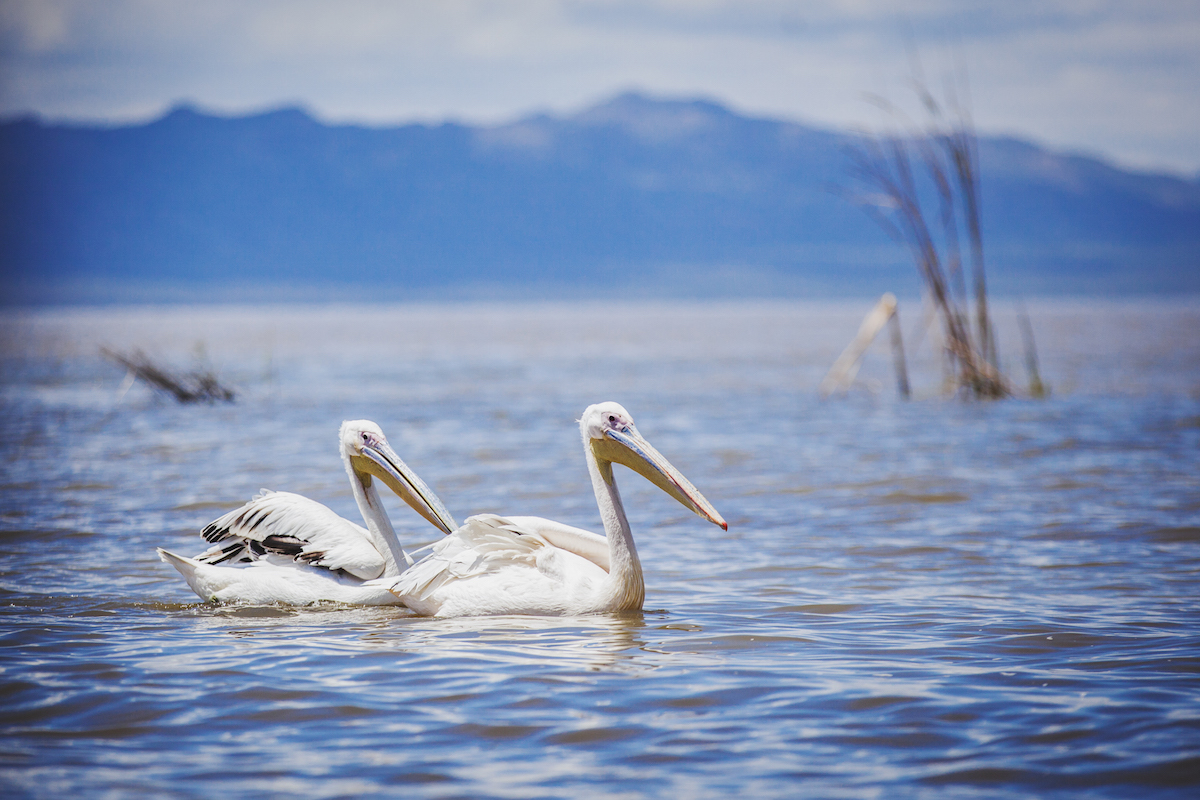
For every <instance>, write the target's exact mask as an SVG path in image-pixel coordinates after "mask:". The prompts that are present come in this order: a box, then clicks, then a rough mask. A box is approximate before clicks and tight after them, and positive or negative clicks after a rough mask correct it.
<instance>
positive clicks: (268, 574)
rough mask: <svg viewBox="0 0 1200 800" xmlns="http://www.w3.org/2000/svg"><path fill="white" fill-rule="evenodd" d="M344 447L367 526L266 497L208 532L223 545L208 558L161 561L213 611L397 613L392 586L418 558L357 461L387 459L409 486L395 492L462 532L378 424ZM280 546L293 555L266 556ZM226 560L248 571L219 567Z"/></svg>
mask: <svg viewBox="0 0 1200 800" xmlns="http://www.w3.org/2000/svg"><path fill="white" fill-rule="evenodd" d="M340 438H341V450H342V461H343V462H344V464H345V467H346V472H347V474H348V475H349V477H350V487H351V489H352V491H353V492H354V498H355V500H356V501H357V502H358V507H359V510H360V511H361V512H362V515H363V520H364V521H365V522H366V523H367V527H365V528H364V527H363V526H361V525H357V524H355V523H353V522H351V521H350V520H347V519H343V518H342V517H339V516H338V515H337V514H335V513H334V512H333V511H332V510H331V509H329V508H328V507H327V506H324V505H322V504H321V503H318V502H316V501H315V500H310V499H309V498H307V497H304V496H302V495H298V494H293V493H291V492H272V491H268V490H265V489H264V490H263V491H262V492H260V493H259V494H258V495H257V496H256V497H255V498H254V499H253V500H251V501H250V502H249V503H246V504H245V505H243V506H241V507H240V508H237V509H235V510H233V511H230V512H229V513H228V514H226V515H224V516H223V517H221V518H220V519H217V520H215V521H214V522H212V523H211V524H210V525H208V526H207V527H206V528H205V529H204V532H205V536H206V538H209V541H212V542H218V543H217V544H214V545H213V546H212V547H211V548H209V549H208V550H206V551H205V552H203V553H201V554H199V555H198V556H196V557H195V558H187V557H185V556H181V555H177V554H175V553H171V552H168V551H167V550H164V549H162V548H159V550H158V554H159V557H160V558H161V559H162V560H163V561H165V562H166V563H168V564H170V565H171V566H173V567H175V568H176V569H177V570H179V572H180V574H181V575H183V578H184V580H186V581H187V584H188V586H190V587H192V591H194V592H195V593H196V594H197V595H199V596H200V598H201V599H203V600H206V601H209V602H216V603H248V604H256V605H259V604H272V603H275V604H281V605H308V604H312V603H319V602H334V603H353V604H357V605H398V604H399V603H400V600H399V598H397V597H396V596H395V595H393V594H391V593H390V592H389V591H388V587H389V586H391V584H392V583H394V582H395V579H396V577H397V576H398V575H400V572H401V569H402V568H403V567H402V564H407V563H411V559H410V558H409V557H408V555H407V554H406V553H405V552H404V549H403V548H402V547H401V545H400V540H399V538H398V537H397V536H396V532H395V529H393V527H392V523H391V520H389V519H388V515H387V512H386V510H385V509H384V507H383V502H382V500H381V499H380V497H379V491H378V489H377V488H376V485H375V481H374V480H373V479H372V477H371V475H370V474H368V473H367V472H363V471H360V470H359V469H356V467H355V459H356V458H358V459H361V457H362V454H363V453H364V451H366V450H367V449H373V451H374V452H376V453H379V452H383V453H384V454H385V455H386V456H387V457H388V458H389V463H391V464H392V465H393V466H395V467H397V471H396V472H395V477H396V479H397V481H400V480H401V478H402V479H403V483H402V484H400V483H398V484H396V485H393V488H397V486H399V489H405V490H406V491H405V492H404V493H402V494H401V497H402V498H403V499H405V501H406V502H408V503H409V504H410V505H413V507H414V509H416V510H417V511H418V512H419V513H421V514H422V515H423V516H426V518H427V519H430V520H431V521H433V522H435V524H437V525H439V527H442V529H443V530H446V531H450V530H454V528H455V527H456V526H455V525H454V521H453V519H452V518H451V517H450V514H449V512H447V511H446V510H445V507H444V506H442V505H441V501H440V500H438V499H437V498H436V496H434V495H433V493H432V492H431V491H429V489H428V487H426V486H425V484H424V483H423V482H422V481H421V480H420V478H418V477H417V476H416V475H415V473H412V471H411V470H409V469H408V467H407V465H405V464H404V463H403V462H402V461H400V459H399V457H398V456H396V455H395V453H394V452H393V451H392V450H391V448H390V446H389V445H388V444H387V440H386V438H384V436H383V431H381V430H380V429H379V426H378V425H376V424H375V423H373V422H369V421H367V420H357V421H353V422H346V423H343V424H342V430H341V432H340ZM364 442H365V443H366V444H364ZM385 479H386V477H385ZM408 490H415V491H408ZM224 542H233V544H232V545H225V544H222V543H224ZM280 544H282V546H283V547H285V548H287V549H288V551H289V552H288V553H287V554H286V555H282V554H279V553H278V552H268V551H267V550H268V549H269V548H271V547H279V546H280ZM264 545H265V546H266V547H264ZM239 547H241V549H240V550H239V549H238V548H239ZM227 553H232V554H233V555H232V556H229V555H226V554H227ZM226 560H234V561H242V562H245V561H248V562H249V563H239V564H238V565H237V566H223V565H221V563H220V562H222V561H226ZM209 562H215V563H209Z"/></svg>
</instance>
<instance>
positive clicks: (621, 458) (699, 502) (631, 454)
mask: <svg viewBox="0 0 1200 800" xmlns="http://www.w3.org/2000/svg"><path fill="white" fill-rule="evenodd" d="M604 436H605V438H603V439H593V440H592V449H593V451H594V452H595V453H596V457H597V458H598V459H600V461H601V462H604V461H611V462H615V463H617V464H624V465H625V466H627V467H629V468H630V469H631V470H633V471H634V472H636V473H638V474H639V475H641V476H642V477H643V478H645V479H646V480H648V481H650V482H651V483H653V484H654V485H655V486H657V487H658V488H660V489H662V490H663V491H664V492H666V493H667V494H669V495H671V497H674V498H675V499H676V500H678V501H679V502H680V503H682V504H683V505H684V506H686V507H687V508H690V509H691V510H692V511H695V512H696V513H697V514H699V515H700V516H702V517H704V518H705V519H707V520H708V521H709V522H711V523H713V524H714V525H720V526H721V527H722V528H724V529H725V530H729V525H728V524H727V523H726V522H725V520H724V519H722V518H721V515H720V514H718V513H717V510H716V509H715V508H713V507H712V503H710V502H708V500H706V499H704V495H702V494H700V491H699V490H698V489H697V488H696V487H695V486H692V483H691V481H689V480H688V479H687V478H685V477H683V474H682V473H680V471H679V470H677V469H675V467H673V466H671V462H670V461H667V459H665V458H664V457H663V455H662V453H660V452H658V451H657V450H655V449H654V447H652V446H651V444H650V443H649V442H647V441H646V440H645V439H644V438H642V435H641V434H640V433H638V432H637V429H636V428H634V427H633V426H632V425H629V426H627V427H625V428H624V429H622V430H619V431H614V430H611V429H609V430H605V431H604Z"/></svg>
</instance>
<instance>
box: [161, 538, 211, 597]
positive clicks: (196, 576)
mask: <svg viewBox="0 0 1200 800" xmlns="http://www.w3.org/2000/svg"><path fill="white" fill-rule="evenodd" d="M158 557H159V558H161V559H162V560H163V561H165V562H166V563H168V564H170V565H171V566H172V567H174V568H175V569H177V570H179V574H180V575H182V576H183V579H184V580H185V581H187V585H188V586H190V587H192V591H193V592H195V593H196V594H197V595H199V597H200V599H201V600H204V601H206V602H209V603H213V602H216V601H217V597H216V594H217V592H218V591H219V590H220V589H222V588H224V586H222V585H221V584H223V583H226V581H221V580H220V575H221V573H222V572H224V570H222V569H221V568H219V567H210V566H208V565H207V564H202V563H200V562H199V561H197V560H196V559H194V558H188V557H187V556H180V555H176V554H175V553H172V552H171V551H170V550H164V549H162V548H161V547H159V548H158Z"/></svg>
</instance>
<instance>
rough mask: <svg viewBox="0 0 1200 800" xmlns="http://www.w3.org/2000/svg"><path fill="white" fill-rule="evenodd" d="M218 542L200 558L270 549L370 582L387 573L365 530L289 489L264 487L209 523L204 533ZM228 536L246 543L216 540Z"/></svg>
mask: <svg viewBox="0 0 1200 800" xmlns="http://www.w3.org/2000/svg"><path fill="white" fill-rule="evenodd" d="M202 533H203V534H204V538H205V539H206V540H207V541H209V542H210V543H212V544H213V545H215V546H214V547H212V548H210V549H209V550H207V551H206V552H204V553H202V554H201V556H200V557H198V560H201V561H206V562H208V563H220V562H221V561H230V560H232V561H237V560H245V559H244V557H245V556H248V557H250V558H251V559H253V558H254V557H257V556H262V555H265V554H267V553H275V554H279V555H284V556H290V557H292V558H294V559H296V560H297V561H300V562H303V563H307V564H312V565H313V566H317V567H324V568H326V569H331V570H342V571H344V572H346V573H349V574H350V575H353V576H354V577H356V578H360V579H362V580H370V579H371V578H378V577H379V576H380V575H382V574H383V570H384V566H385V561H384V558H383V555H382V554H381V553H380V552H379V550H377V549H376V548H375V546H374V545H373V544H371V541H370V539H368V538H367V531H366V529H365V528H363V527H362V526H361V525H355V524H354V523H353V522H350V521H349V520H346V519H342V518H341V517H339V516H338V515H337V514H335V513H333V511H332V510H330V509H329V508H327V507H326V506H323V505H321V504H320V503H318V502H316V501H315V500H309V499H308V498H307V497H303V496H301V495H298V494H292V493H291V492H272V491H269V490H267V489H264V490H262V491H261V492H259V493H258V495H257V496H255V498H254V499H253V500H251V501H250V502H249V503H246V505H244V506H242V507H241V508H238V509H235V510H233V511H230V512H229V513H228V514H226V515H225V516H223V517H221V518H220V519H217V520H214V521H213V522H210V523H209V524H208V525H206V526H205V527H204V530H203V531H202ZM229 539H237V540H240V541H241V543H242V549H241V550H239V549H238V543H237V542H234V543H232V544H218V543H223V542H226V541H227V540H229Z"/></svg>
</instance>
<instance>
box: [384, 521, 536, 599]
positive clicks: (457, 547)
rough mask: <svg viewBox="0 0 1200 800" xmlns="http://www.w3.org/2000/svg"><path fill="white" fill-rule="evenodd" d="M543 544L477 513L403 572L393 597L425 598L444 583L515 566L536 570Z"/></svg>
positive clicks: (529, 533) (527, 532) (510, 525)
mask: <svg viewBox="0 0 1200 800" xmlns="http://www.w3.org/2000/svg"><path fill="white" fill-rule="evenodd" d="M545 547H546V541H545V540H544V539H542V538H541V536H539V535H538V534H537V533H536V532H535V531H532V530H524V529H522V528H521V527H520V526H518V525H515V524H514V523H513V521H512V520H511V519H509V518H506V517H501V516H497V515H496V514H478V515H476V516H474V517H471V518H469V519H468V520H467V521H466V522H464V523H463V525H462V527H460V528H459V529H458V530H457V531H455V532H454V533H453V534H451V535H450V536H447V537H446V538H445V539H441V540H439V541H438V542H437V543H435V544H434V545H433V547H432V550H431V552H430V553H429V555H428V556H426V557H425V558H423V559H421V561H419V562H418V563H417V564H415V565H413V566H411V567H409V568H408V569H406V570H405V571H404V572H403V573H402V574H401V575H400V579H399V580H398V581H397V582H396V584H395V585H394V586H393V587H392V589H391V591H392V593H393V594H396V595H400V596H408V597H413V598H418V599H423V598H426V597H428V596H429V595H430V594H431V593H432V592H434V591H435V590H437V589H438V588H440V587H442V586H444V585H445V584H447V583H451V582H454V581H460V580H464V579H469V578H473V577H477V576H481V575H486V574H488V573H490V572H495V571H497V570H500V569H504V568H507V567H511V566H513V565H517V564H524V565H527V566H530V567H536V566H537V562H538V555H539V554H540V552H541V551H542V550H544V549H545Z"/></svg>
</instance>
